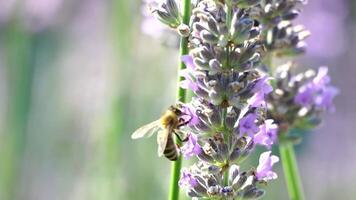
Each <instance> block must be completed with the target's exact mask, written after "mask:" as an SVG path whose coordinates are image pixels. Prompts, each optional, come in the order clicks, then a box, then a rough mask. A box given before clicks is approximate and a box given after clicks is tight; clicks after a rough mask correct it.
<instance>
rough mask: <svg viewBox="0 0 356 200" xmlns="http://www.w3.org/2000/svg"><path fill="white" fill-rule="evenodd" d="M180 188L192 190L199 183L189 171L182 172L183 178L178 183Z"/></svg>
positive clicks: (183, 170)
mask: <svg viewBox="0 0 356 200" xmlns="http://www.w3.org/2000/svg"><path fill="white" fill-rule="evenodd" d="M178 184H179V186H180V187H188V188H192V187H195V186H196V185H197V184H198V181H197V180H196V179H195V178H194V176H193V174H192V173H190V172H189V171H188V170H187V169H184V168H183V169H182V170H181V178H180V180H179V182H178Z"/></svg>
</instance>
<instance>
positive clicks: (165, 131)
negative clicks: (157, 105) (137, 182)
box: [131, 106, 189, 161]
mask: <svg viewBox="0 0 356 200" xmlns="http://www.w3.org/2000/svg"><path fill="white" fill-rule="evenodd" d="M182 115H183V112H182V111H181V110H180V109H179V108H178V106H170V107H169V108H168V110H167V111H166V112H164V114H163V115H162V116H161V118H160V119H158V120H156V121H153V122H151V123H149V124H146V125H144V126H142V127H141V128H139V129H137V130H136V131H135V132H134V133H133V134H132V135H131V138H132V139H139V138H143V137H145V136H146V137H151V136H152V135H153V134H154V133H156V132H157V144H158V156H160V157H161V156H162V155H164V156H165V157H166V158H168V159H169V160H171V161H175V160H177V159H178V156H179V151H178V146H177V145H176V143H175V142H174V139H173V133H174V134H175V135H176V136H177V138H178V139H179V140H180V141H183V142H184V141H186V140H187V139H188V138H185V139H184V140H182V139H181V138H180V137H179V135H178V134H177V130H178V129H179V128H180V127H181V126H184V125H186V124H187V123H189V120H188V121H184V120H183V118H180V117H181V116H182Z"/></svg>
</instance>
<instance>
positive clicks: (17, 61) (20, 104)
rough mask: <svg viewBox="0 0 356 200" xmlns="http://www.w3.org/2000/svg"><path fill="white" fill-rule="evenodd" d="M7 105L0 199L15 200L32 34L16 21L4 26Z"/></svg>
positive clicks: (28, 95) (28, 92) (25, 120)
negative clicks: (5, 27)
mask: <svg viewBox="0 0 356 200" xmlns="http://www.w3.org/2000/svg"><path fill="white" fill-rule="evenodd" d="M4 30H5V32H4V38H3V39H4V44H5V48H4V49H5V50H6V52H5V55H6V57H5V58H6V66H7V68H6V72H7V75H6V77H7V81H8V83H7V84H8V89H7V91H8V106H7V113H6V115H7V118H6V133H5V134H4V139H3V141H1V142H2V143H1V144H0V146H1V147H0V148H1V151H0V154H1V155H0V156H1V159H2V161H3V162H2V163H1V165H0V189H1V191H0V199H15V198H16V194H17V186H18V182H17V181H18V180H19V175H20V170H21V162H22V159H23V153H24V146H25V140H26V127H27V123H28V114H29V108H30V100H31V88H32V87H31V86H32V78H33V68H34V65H33V60H32V58H33V54H34V50H33V48H32V47H33V36H31V35H30V34H28V33H26V32H25V31H24V30H23V28H22V27H21V25H20V23H19V22H18V21H17V20H13V21H12V22H11V23H10V24H9V26H8V27H7V29H4Z"/></svg>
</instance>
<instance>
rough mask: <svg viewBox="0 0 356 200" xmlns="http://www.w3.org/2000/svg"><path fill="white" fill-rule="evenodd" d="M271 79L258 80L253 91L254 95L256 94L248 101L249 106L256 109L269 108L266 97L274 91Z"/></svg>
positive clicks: (266, 77)
mask: <svg viewBox="0 0 356 200" xmlns="http://www.w3.org/2000/svg"><path fill="white" fill-rule="evenodd" d="M269 80H270V78H269V77H268V76H265V77H262V78H260V79H258V80H257V81H256V83H255V85H254V87H253V89H252V91H251V92H252V93H255V94H254V95H253V96H252V97H251V98H250V99H249V100H248V101H247V103H248V105H250V106H251V107H254V108H258V107H262V108H265V107H266V106H267V104H266V101H265V97H266V95H267V94H269V93H270V92H272V91H273V88H272V86H271V85H270V84H269V83H268V81H269Z"/></svg>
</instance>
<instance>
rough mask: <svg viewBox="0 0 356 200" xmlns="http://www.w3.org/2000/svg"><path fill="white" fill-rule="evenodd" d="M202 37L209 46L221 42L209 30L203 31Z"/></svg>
mask: <svg viewBox="0 0 356 200" xmlns="http://www.w3.org/2000/svg"><path fill="white" fill-rule="evenodd" d="M200 37H201V38H202V39H203V40H204V42H207V43H209V44H216V43H217V42H218V41H219V38H217V37H216V36H215V35H213V34H211V33H210V32H209V31H207V30H202V31H201V32H200Z"/></svg>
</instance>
